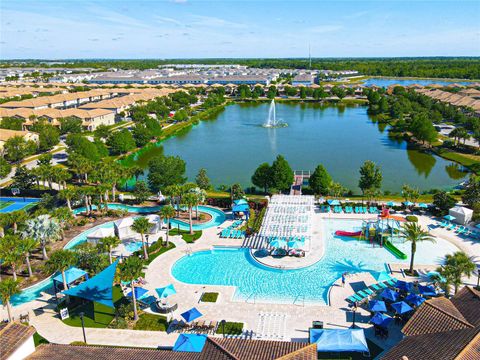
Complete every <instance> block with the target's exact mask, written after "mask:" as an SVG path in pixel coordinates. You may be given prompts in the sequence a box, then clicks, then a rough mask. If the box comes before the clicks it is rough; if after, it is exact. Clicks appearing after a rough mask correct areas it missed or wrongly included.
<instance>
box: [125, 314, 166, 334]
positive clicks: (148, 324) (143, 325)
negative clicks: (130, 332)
mask: <svg viewBox="0 0 480 360" xmlns="http://www.w3.org/2000/svg"><path fill="white" fill-rule="evenodd" d="M133 329H134V330H151V331H167V329H168V322H167V318H166V317H165V316H161V315H155V314H147V313H143V314H141V315H140V316H139V319H138V321H137V323H136V324H135V326H134V327H133Z"/></svg>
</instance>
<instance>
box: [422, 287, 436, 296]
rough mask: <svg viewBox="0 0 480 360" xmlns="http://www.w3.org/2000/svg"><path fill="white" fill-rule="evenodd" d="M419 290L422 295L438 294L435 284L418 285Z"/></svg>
mask: <svg viewBox="0 0 480 360" xmlns="http://www.w3.org/2000/svg"><path fill="white" fill-rule="evenodd" d="M418 292H419V293H420V294H422V295H427V296H435V295H437V291H436V290H435V288H434V287H433V286H423V285H418Z"/></svg>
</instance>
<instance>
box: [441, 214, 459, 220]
mask: <svg viewBox="0 0 480 360" xmlns="http://www.w3.org/2000/svg"><path fill="white" fill-rule="evenodd" d="M443 218H444V219H445V220H448V221H452V220H455V219H456V218H455V216H452V215H445V216H444V217H443Z"/></svg>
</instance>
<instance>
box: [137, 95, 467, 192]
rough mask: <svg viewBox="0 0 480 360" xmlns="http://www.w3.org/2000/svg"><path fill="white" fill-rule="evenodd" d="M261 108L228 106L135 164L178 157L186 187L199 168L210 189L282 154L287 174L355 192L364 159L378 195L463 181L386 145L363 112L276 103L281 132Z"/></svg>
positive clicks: (380, 129) (445, 166) (435, 163)
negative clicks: (307, 173) (371, 165)
mask: <svg viewBox="0 0 480 360" xmlns="http://www.w3.org/2000/svg"><path fill="white" fill-rule="evenodd" d="M268 108H269V104H268V103H259V104H233V105H230V106H227V107H226V108H225V110H224V111H223V112H222V113H220V114H219V115H218V116H217V118H216V119H214V120H209V121H203V122H201V123H200V124H198V125H196V126H194V127H193V128H192V129H191V130H189V131H185V132H184V133H182V134H180V135H177V136H175V137H172V138H169V139H167V140H165V141H164V142H163V143H162V144H161V146H158V147H157V148H153V149H152V150H150V151H148V152H145V153H143V154H141V156H139V159H138V162H139V164H140V165H143V166H145V167H146V165H147V164H148V160H149V159H150V158H151V157H152V156H154V155H155V154H159V153H164V154H165V155H178V156H180V157H181V158H182V159H184V160H185V161H186V163H187V175H188V177H189V179H190V180H194V179H195V175H196V174H197V173H198V170H199V169H200V168H202V167H204V168H206V169H207V173H208V176H209V177H210V179H211V181H212V183H213V184H214V185H215V186H218V185H220V184H232V183H235V182H239V183H241V184H242V185H244V186H250V185H251V183H250V178H251V176H252V174H253V172H254V171H255V169H256V168H257V166H258V165H259V164H261V163H263V162H269V163H271V162H272V161H273V160H274V159H275V157H276V156H277V155H278V154H282V155H284V156H285V157H286V159H287V160H288V161H289V162H290V165H291V166H292V168H293V169H294V170H313V169H314V168H315V166H316V165H317V164H320V163H321V164H323V165H324V166H325V167H326V168H327V170H328V172H329V173H330V174H331V175H332V177H333V179H334V180H335V181H337V182H340V183H342V184H343V185H344V186H345V187H347V188H349V189H352V190H354V191H356V192H358V188H357V183H358V177H359V175H358V169H359V167H360V166H361V165H362V163H363V162H364V161H365V160H372V161H375V162H376V163H377V164H378V165H380V166H381V168H382V173H383V177H384V181H383V190H390V191H399V190H400V189H401V187H402V185H403V184H406V183H407V184H410V185H415V186H417V187H418V188H419V189H420V190H429V189H432V188H449V187H453V186H455V185H456V184H458V183H459V182H460V181H461V180H462V179H463V178H464V177H465V175H466V174H465V173H463V172H460V171H459V167H458V166H457V165H456V164H454V163H452V162H450V161H447V160H444V159H442V158H440V157H438V156H434V155H430V154H426V153H423V152H419V151H417V150H411V149H408V148H407V143H406V142H405V141H398V140H393V139H390V138H389V137H388V132H387V129H386V128H385V125H381V124H376V123H373V122H372V121H371V119H370V118H369V116H368V114H367V107H365V106H326V105H320V104H318V103H317V104H291V103H290V104H286V103H278V104H277V105H276V110H277V118H279V119H280V121H283V122H286V123H288V127H285V128H277V129H271V128H270V129H267V128H263V127H262V126H261V125H262V123H264V122H265V120H266V118H267V115H268Z"/></svg>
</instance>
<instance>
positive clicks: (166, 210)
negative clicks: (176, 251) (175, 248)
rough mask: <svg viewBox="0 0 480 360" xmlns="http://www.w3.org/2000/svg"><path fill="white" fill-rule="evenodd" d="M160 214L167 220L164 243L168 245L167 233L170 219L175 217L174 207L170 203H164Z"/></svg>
mask: <svg viewBox="0 0 480 360" xmlns="http://www.w3.org/2000/svg"><path fill="white" fill-rule="evenodd" d="M160 216H161V217H162V218H164V219H166V220H167V232H166V235H165V236H166V241H167V242H166V245H168V233H169V231H170V219H171V218H173V217H175V208H174V207H173V206H172V205H165V206H164V207H162V209H161V210H160Z"/></svg>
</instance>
